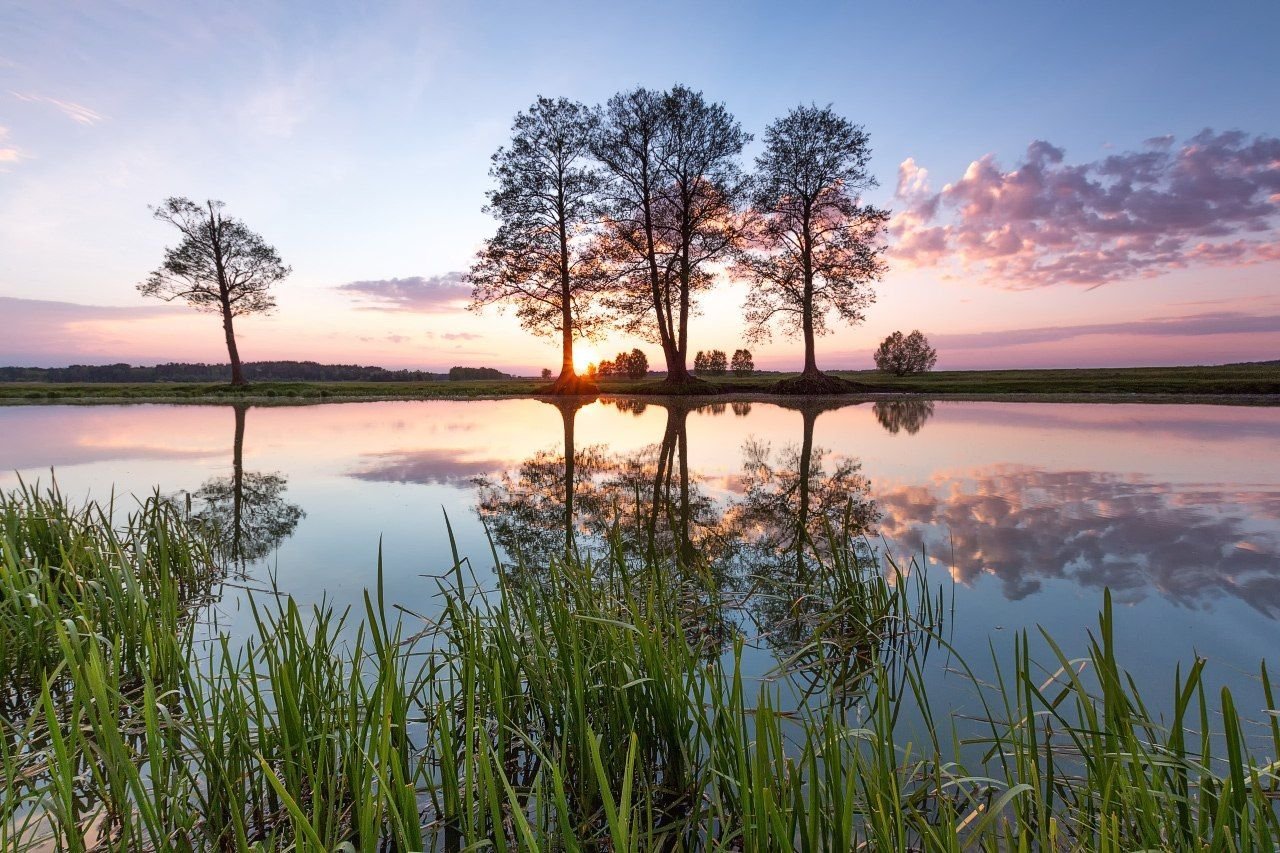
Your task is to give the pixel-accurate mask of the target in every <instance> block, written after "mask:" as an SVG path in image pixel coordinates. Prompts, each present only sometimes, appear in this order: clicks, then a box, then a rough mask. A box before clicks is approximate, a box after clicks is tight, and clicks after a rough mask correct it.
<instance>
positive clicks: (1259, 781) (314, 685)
mask: <svg viewBox="0 0 1280 853" xmlns="http://www.w3.org/2000/svg"><path fill="white" fill-rule="evenodd" d="M0 514H2V516H3V519H4V527H3V535H2V537H0V640H3V646H0V658H2V659H3V666H4V667H5V674H6V681H5V690H6V691H7V692H6V693H5V697H6V698H5V705H4V708H3V710H2V712H0V848H2V849H6V850H28V849H57V850H68V851H84V850H93V849H113V850H146V849H153V850H181V851H186V850H250V849H259V850H276V849H295V850H304V851H320V850H338V849H346V850H376V849H386V850H424V849H454V850H463V849H472V850H473V849H495V850H565V851H585V850H614V851H622V850H635V851H639V850H717V851H728V850H749V851H772V850H806V851H817V850H895V851H896V850H908V849H927V850H955V851H960V850H1029V849H1046V850H1097V851H1112V850H1116V851H1119V850H1133V849H1178V850H1253V849H1274V848H1275V846H1276V844H1277V842H1278V841H1280V819H1278V816H1277V811H1276V807H1275V802H1276V797H1277V794H1278V792H1280V788H1278V787H1277V778H1276V770H1277V767H1276V764H1275V763H1274V760H1273V758H1265V757H1261V756H1260V755H1259V751H1261V752H1264V753H1265V754H1266V755H1268V756H1275V755H1276V754H1277V753H1280V723H1278V722H1277V720H1276V717H1275V715H1274V711H1273V712H1272V713H1271V715H1270V716H1271V720H1270V722H1269V723H1268V724H1266V725H1264V726H1261V727H1258V726H1255V725H1252V724H1250V723H1248V722H1246V720H1245V718H1244V717H1243V716H1242V715H1241V713H1240V712H1239V710H1238V709H1237V707H1236V704H1235V700H1234V698H1233V697H1232V695H1231V694H1230V693H1229V692H1227V691H1222V692H1221V693H1219V694H1216V695H1215V694H1213V693H1212V691H1211V690H1210V689H1209V687H1208V686H1207V684H1206V681H1205V678H1204V666H1205V665H1204V662H1203V661H1200V660H1197V661H1195V662H1194V663H1193V664H1192V665H1191V666H1190V667H1189V668H1188V669H1187V670H1186V671H1185V672H1183V671H1179V672H1177V673H1174V676H1173V679H1172V681H1173V683H1172V689H1171V692H1172V697H1171V701H1168V702H1165V703H1162V704H1163V706H1164V707H1166V708H1171V709H1172V713H1171V714H1166V717H1167V718H1164V719H1162V718H1161V717H1159V716H1157V715H1155V714H1154V713H1152V712H1151V711H1150V710H1149V705H1148V702H1147V700H1144V698H1143V697H1142V696H1141V695H1140V694H1139V692H1138V689H1137V687H1136V685H1135V684H1134V683H1133V681H1132V680H1131V679H1130V678H1129V677H1128V676H1127V675H1126V674H1125V671H1124V670H1123V668H1122V666H1121V664H1120V662H1119V660H1118V657H1119V655H1118V650H1117V649H1116V646H1115V639H1114V635H1113V629H1112V626H1113V623H1114V616H1113V614H1112V612H1111V607H1110V601H1109V599H1108V601H1107V603H1106V605H1105V608H1104V611H1103V613H1102V614H1101V615H1100V618H1099V625H1098V630H1097V631H1096V632H1095V633H1094V634H1092V635H1091V637H1090V640H1089V643H1088V646H1087V650H1086V654H1085V655H1084V656H1083V657H1082V658H1078V659H1077V658H1072V657H1070V656H1069V655H1068V654H1066V653H1065V652H1064V651H1063V650H1062V649H1061V648H1060V647H1059V646H1057V645H1056V644H1054V643H1053V641H1052V640H1051V639H1050V638H1048V637H1047V636H1046V637H1045V638H1044V642H1045V643H1047V645H1048V648H1049V649H1051V654H1052V658H1051V660H1049V661H1047V663H1048V664H1049V665H1050V669H1051V670H1052V674H1051V675H1050V676H1049V677H1048V678H1046V677H1045V676H1044V675H1043V671H1042V670H1040V669H1039V668H1038V667H1037V663H1036V662H1035V661H1033V660H1032V657H1031V652H1030V645H1031V638H1029V637H1026V636H1023V637H1020V638H1019V639H1018V640H1017V643H1016V648H1015V649H1014V650H1013V652H1014V653H1013V656H1012V657H1013V667H1012V670H1011V671H1007V672H1003V673H1001V672H1000V671H999V663H1000V660H1001V659H1002V658H1001V657H1000V656H997V657H996V666H997V678H996V681H995V683H994V684H991V683H984V682H982V681H980V680H979V679H978V678H977V676H976V675H973V674H972V673H970V674H969V675H968V676H967V678H968V681H969V683H970V684H971V686H972V690H973V692H974V695H975V696H976V697H977V698H978V699H979V700H980V702H981V706H982V707H984V708H985V713H983V714H982V715H980V717H981V718H980V719H979V720H976V721H974V720H960V719H958V718H955V717H953V716H952V715H951V714H950V713H949V712H948V711H947V710H946V709H940V708H934V707H933V706H932V704H931V702H930V695H929V693H930V691H929V687H928V684H929V679H930V678H931V675H930V671H931V669H930V665H929V664H928V663H927V662H926V659H925V658H926V655H925V652H926V651H927V650H928V649H930V648H933V649H937V650H940V651H942V652H947V651H948V650H947V649H946V641H945V637H944V636H942V633H941V631H939V630H938V628H939V625H940V622H941V620H942V618H943V617H944V616H945V615H946V607H945V601H944V599H943V598H942V597H941V596H940V594H939V593H937V591H936V590H932V589H931V588H930V587H929V585H928V582H927V580H926V579H925V578H924V576H923V574H922V573H921V572H920V571H918V570H917V568H916V567H915V566H910V567H898V566H895V565H894V564H892V563H888V562H885V563H879V564H872V563H870V562H869V561H868V560H867V559H865V556H864V555H865V550H866V549H865V545H864V544H863V543H856V542H854V541H852V537H849V536H842V535H836V536H835V537H834V538H835V539H836V540H837V541H835V542H833V543H826V544H824V547H822V548H820V549H818V548H814V549H813V551H814V553H813V555H812V556H813V557H814V559H811V560H809V561H808V562H807V565H809V566H811V571H812V572H813V576H812V577H811V578H808V579H806V580H805V584H804V589H805V590H819V591H821V594H820V595H814V596H812V597H810V598H809V599H807V600H806V601H805V603H804V606H802V607H799V606H798V607H796V608H793V609H794V610H795V612H796V613H797V614H799V615H798V616H797V618H799V619H802V620H803V622H802V623H801V624H802V626H803V627H802V629H801V630H798V631H794V632H793V634H794V635H795V636H797V637H799V638H800V639H799V640H797V641H796V642H794V643H791V644H789V645H788V646H787V647H786V650H785V652H783V653H780V655H779V662H778V665H777V667H776V669H775V670H774V671H772V672H770V673H768V674H767V676H766V677H764V678H760V677H752V676H750V675H748V674H747V673H746V672H745V667H744V661H745V660H746V658H745V657H744V655H745V648H746V646H747V645H748V644H749V643H753V642H757V641H758V638H754V637H752V636H751V635H750V632H748V631H746V630H741V627H742V625H741V624H740V625H739V628H740V630H737V631H727V632H722V631H709V630H706V628H705V626H706V624H707V623H708V622H709V621H715V620H721V619H723V617H724V614H723V610H724V609H725V608H726V607H730V608H732V607H734V606H737V605H735V604H727V603H726V602H733V601H735V596H736V595H739V594H741V591H731V590H723V589H717V588H716V587H715V584H716V581H715V580H714V579H713V574H712V573H710V572H706V571H700V570H699V568H698V567H696V566H686V565H682V564H680V563H677V562H674V561H671V562H667V561H663V560H661V559H658V558H652V559H650V560H648V561H645V562H641V563H639V564H637V563H636V562H635V561H634V560H633V559H630V558H629V556H628V555H627V554H625V553H624V552H623V551H622V549H621V547H620V546H616V545H615V547H614V548H613V549H612V550H611V551H609V552H608V553H607V554H605V555H602V556H600V557H597V558H593V559H586V558H583V559H579V558H577V557H574V556H569V557H568V558H566V559H564V560H555V561H552V563H551V564H550V565H548V566H538V567H536V571H534V570H530V569H529V568H527V567H523V566H519V565H517V567H516V568H507V569H504V568H501V567H499V568H498V569H497V570H496V577H493V578H492V579H491V576H490V575H489V574H487V573H485V574H483V576H477V573H475V572H473V571H472V569H471V567H470V563H469V562H468V561H467V560H465V559H462V558H461V557H460V555H458V554H456V553H455V554H454V555H453V558H452V570H451V571H450V572H448V573H447V574H446V575H444V576H442V577H441V578H439V579H438V580H437V583H438V586H439V592H440V607H439V612H438V615H437V616H435V617H434V618H433V619H431V620H420V619H418V618H416V617H410V616H408V615H407V614H404V613H403V612H400V614H399V615H398V616H397V618H395V619H392V618H391V617H390V614H391V613H393V612H396V611H395V610H394V609H393V608H391V607H389V606H388V605H387V603H386V602H385V601H384V600H383V596H382V591H381V589H380V588H378V589H375V590H373V591H371V592H369V593H367V594H366V596H365V600H364V609H363V613H360V614H351V613H340V612H337V611H335V609H334V608H333V607H332V606H329V605H323V604H322V605H320V606H317V607H314V608H311V609H309V610H307V611H303V610H302V609H301V608H299V607H298V606H297V605H296V604H295V603H294V602H293V601H292V599H290V598H289V597H288V596H287V595H283V594H279V593H276V594H270V595H258V596H256V597H253V598H251V603H252V611H251V612H252V615H253V623H254V627H253V630H252V631H251V632H250V636H249V637H248V639H247V640H244V641H240V640H233V639H232V638H230V637H227V636H216V637H213V638H212V641H209V640H210V638H208V637H205V636H203V634H202V632H201V630H200V629H199V627H198V626H199V624H200V622H199V616H200V612H201V607H202V605H203V603H204V602H206V601H208V599H209V596H210V595H212V594H214V593H215V592H216V585H217V583H218V581H219V575H218V572H217V569H216V568H215V567H213V565H212V564H211V563H210V562H209V560H208V553H209V552H208V549H207V548H206V547H205V545H204V544H203V543H202V542H201V541H200V540H199V538H198V534H196V533H194V532H192V531H190V530H188V529H187V528H186V527H185V526H184V524H183V520H182V517H181V515H180V514H179V513H177V512H175V510H174V509H173V508H172V507H171V506H170V505H168V504H167V503H166V502H165V501H163V500H160V499H150V500H147V501H144V502H143V503H142V504H141V505H140V506H139V508H138V509H137V511H136V512H135V513H134V514H133V515H132V516H130V518H129V519H128V520H127V521H126V522H124V523H123V525H122V526H120V527H118V528H117V527H116V526H115V525H113V523H112V521H111V513H110V509H109V508H107V509H99V508H97V507H94V506H92V505H90V506H89V507H85V508H78V509H77V508H73V507H71V506H69V505H68V504H67V503H66V502H65V500H63V498H61V497H60V496H59V495H58V494H57V492H56V491H50V492H46V493H42V492H39V491H37V490H36V489H34V488H27V487H22V488H20V489H19V490H18V491H17V492H14V493H12V494H9V495H5V496H3V498H0ZM811 544H812V543H811ZM819 553H820V554H821V555H822V558H821V559H817V555H818V554H819ZM495 562H498V561H496V560H495ZM380 568H381V566H379V569H380ZM380 576H381V573H380V571H379V577H380ZM484 584H489V585H490V586H491V587H492V588H490V589H487V590H485V589H482V586H483V585H484ZM796 592H797V601H798V600H799V598H800V597H803V595H804V592H803V590H797V591H796ZM737 601H738V603H739V604H740V599H737ZM819 601H820V602H821V606H818V605H817V604H815V602H819ZM722 637H725V638H727V639H726V641H725V643H724V644H722V643H721V641H720V638H722ZM949 663H950V666H951V667H952V668H955V669H959V670H961V671H963V672H968V670H967V669H965V666H964V664H963V662H957V661H956V660H955V659H954V657H952V658H951V660H950V661H949ZM1040 663H1046V661H1041V662H1040ZM1260 677H1261V684H1262V692H1263V693H1264V697H1263V701H1265V702H1266V705H1267V707H1268V708H1269V709H1274V708H1275V702H1274V699H1273V696H1272V693H1271V687H1270V681H1269V677H1268V673H1267V671H1266V669H1265V667H1264V668H1263V669H1262V671H1261V673H1260ZM797 696H799V697H801V700H800V701H797V698H796V697H797Z"/></svg>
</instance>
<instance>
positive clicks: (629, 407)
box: [613, 397, 649, 417]
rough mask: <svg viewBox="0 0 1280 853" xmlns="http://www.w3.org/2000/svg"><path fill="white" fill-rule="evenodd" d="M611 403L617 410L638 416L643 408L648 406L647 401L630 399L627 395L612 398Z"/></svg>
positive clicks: (642, 412) (642, 411)
mask: <svg viewBox="0 0 1280 853" xmlns="http://www.w3.org/2000/svg"><path fill="white" fill-rule="evenodd" d="M613 405H614V406H616V407H617V409H618V411H619V412H630V413H631V414H633V415H635V416H636V417H639V416H640V415H643V414H644V410H645V409H647V408H648V407H649V404H648V403H645V402H644V401H643V400H632V399H629V398H627V397H618V398H616V399H614V400H613Z"/></svg>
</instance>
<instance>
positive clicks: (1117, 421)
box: [943, 403, 1280, 443]
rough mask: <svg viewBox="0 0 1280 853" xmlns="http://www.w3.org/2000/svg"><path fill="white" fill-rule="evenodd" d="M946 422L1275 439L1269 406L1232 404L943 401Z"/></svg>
mask: <svg viewBox="0 0 1280 853" xmlns="http://www.w3.org/2000/svg"><path fill="white" fill-rule="evenodd" d="M943 405H944V406H945V409H944V411H945V412H946V420H947V423H948V424H951V425H952V426H961V425H963V426H966V427H973V428H982V429H991V428H1009V427H1016V428H1020V429H1037V430H1051V431H1055V432H1057V431H1062V430H1067V431H1071V432H1078V433H1086V432H1087V433H1107V434H1116V433H1122V434H1124V435H1125V436H1126V438H1127V440H1130V441H1137V442H1139V443H1142V442H1146V441H1149V440H1151V439H1152V438H1154V437H1157V436H1159V437H1170V438H1177V439H1181V440H1184V441H1194V442H1213V443H1218V442H1233V441H1240V440H1243V439H1259V438H1261V439H1266V440H1268V441H1277V442H1280V419H1278V418H1277V417H1276V416H1275V410H1274V409H1269V408H1262V407H1257V408H1255V407H1237V406H1228V407H1222V406H1188V405H1179V406H1160V405H1136V406H1134V405H1127V404H1123V403H1119V404H1114V405H1100V406H1094V405H1088V406H1063V405H1061V404H1058V403H1019V404H1018V405H1016V406H1009V405H1003V404H999V403H947V404H943Z"/></svg>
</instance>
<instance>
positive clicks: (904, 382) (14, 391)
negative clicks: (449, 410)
mask: <svg viewBox="0 0 1280 853" xmlns="http://www.w3.org/2000/svg"><path fill="white" fill-rule="evenodd" d="M835 373H836V375H838V376H843V377H845V378H847V379H850V380H852V381H854V382H856V383H859V384H860V385H862V386H864V387H865V388H866V392H867V393H870V394H876V393H902V394H922V395H927V396H930V397H935V398H945V397H948V396H954V397H969V398H974V397H977V398H984V397H985V398H993V399H1006V398H1013V399H1017V398H1020V397H1021V398H1025V397H1031V396H1034V395H1049V396H1051V395H1066V396H1071V397H1080V398H1086V399H1087V398H1092V397H1097V398H1098V399H1123V398H1124V397H1125V396H1132V395H1140V396H1146V397H1152V398H1161V397H1177V398H1183V397H1186V398H1193V397H1202V398H1206V399H1209V398H1224V399H1227V398H1233V397H1234V398H1242V399H1243V398H1250V399H1252V400H1254V401H1257V400H1259V399H1261V400H1265V399H1266V398H1269V397H1280V365H1276V364H1244V365H1227V366H1218V367H1135V368H1116V369H1104V368H1083V369H1077V370H968V371H935V372H932V373H926V374H919V375H915V376H891V375H886V374H883V373H879V372H876V371H870V370H866V371H835ZM795 375H796V374H794V373H768V374H757V375H755V376H749V377H734V376H715V377H707V379H708V381H709V382H710V383H711V384H712V385H713V386H714V387H715V388H716V390H717V391H718V392H720V393H726V394H741V395H746V396H748V397H764V396H767V395H769V394H770V393H771V391H772V386H773V385H774V383H776V382H778V381H779V380H781V379H786V378H788V377H793V376H795ZM546 385H547V383H546V382H545V381H543V380H540V379H503V380H477V381H466V382H444V381H441V382H257V383H253V384H252V385H250V386H248V387H247V388H233V387H232V386H230V385H210V384H199V383H163V382H153V383H133V384H114V383H78V384H72V383H67V384H59V383H3V384H0V404H5V403H8V404H20V403H48V402H94V401H100V402H236V401H249V402H254V403H280V404H288V403H315V402H324V401H337V400H373V399H405V400H419V399H423V400H429V399H477V398H486V397H527V396H535V395H537V394H538V393H539V392H540V391H541V390H542V389H544V388H545V387H546ZM600 391H601V393H602V394H646V395H666V394H669V393H671V391H670V389H668V388H666V387H665V385H664V384H663V382H662V381H661V380H658V379H645V380H626V379H607V380H604V381H602V382H601V383H600Z"/></svg>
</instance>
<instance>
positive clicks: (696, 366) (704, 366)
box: [693, 350, 711, 376]
mask: <svg viewBox="0 0 1280 853" xmlns="http://www.w3.org/2000/svg"><path fill="white" fill-rule="evenodd" d="M710 364H711V362H710V353H705V352H703V351H702V350H698V354H697V355H695V356H694V357H693V372H694V373H696V374H698V375H699V376H701V375H702V374H704V373H706V372H707V371H708V370H710V369H711V368H710Z"/></svg>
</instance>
